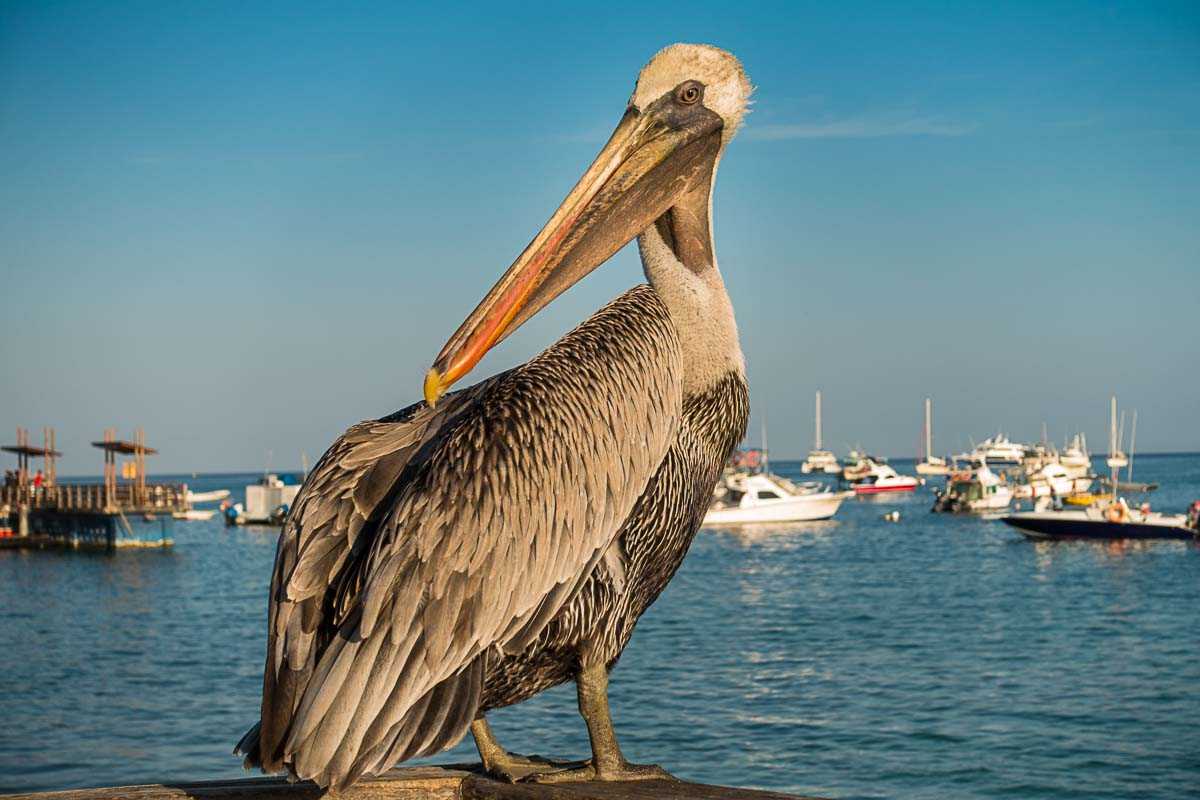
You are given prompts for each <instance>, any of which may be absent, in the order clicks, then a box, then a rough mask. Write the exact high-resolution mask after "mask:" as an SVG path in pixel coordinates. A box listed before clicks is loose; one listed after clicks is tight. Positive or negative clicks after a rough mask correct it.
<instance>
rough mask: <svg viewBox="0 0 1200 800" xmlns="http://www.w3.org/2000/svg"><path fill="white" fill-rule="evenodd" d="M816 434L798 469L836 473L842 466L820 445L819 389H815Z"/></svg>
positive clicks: (805, 472)
mask: <svg viewBox="0 0 1200 800" xmlns="http://www.w3.org/2000/svg"><path fill="white" fill-rule="evenodd" d="M816 408H817V413H816V425H815V428H816V431H815V433H816V435H815V436H814V437H813V449H812V450H809V451H808V458H806V459H804V463H803V464H801V465H800V471H801V472H803V473H804V474H805V475H809V474H811V473H813V472H824V473H825V474H827V475H836V474H838V473H839V472H841V471H842V467H841V465H840V464H838V460H837V456H835V455H834V454H833V453H832V452H830V451H829V450H825V449H824V448H823V447H822V446H821V390H820V389H818V390H817V401H816Z"/></svg>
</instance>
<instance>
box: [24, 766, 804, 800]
mask: <svg viewBox="0 0 1200 800" xmlns="http://www.w3.org/2000/svg"><path fill="white" fill-rule="evenodd" d="M321 796H322V791H321V790H320V789H318V788H317V787H316V786H314V785H313V784H311V783H292V784H289V783H288V782H287V781H285V780H283V779H282V778H243V779H240V780H225V781H204V782H201V783H174V784H149V785H145V786H118V787H113V788H107V789H70V790H67V791H63V792H42V793H37V794H18V795H3V797H4V798H5V800H182V799H183V798H198V799H199V798H211V799H212V800H221V799H223V798H228V799H229V800H252V799H253V800H257V799H258V798H262V799H263V800H316V798H319V797H321ZM329 797H331V798H333V797H335V795H332V794H331V795H329ZM336 797H337V798H338V800H685V799H686V800H806V799H805V798H799V797H797V796H795V795H789V794H780V793H778V792H760V791H754V790H750V789H729V788H725V787H721V786H703V785H701V784H697V783H686V782H683V781H631V782H628V783H578V784H566V785H550V786H541V785H537V784H516V785H513V784H508V783H500V782H498V781H494V780H491V779H490V778H487V777H484V776H483V775H480V774H479V773H478V772H476V771H473V769H472V768H469V767H466V768H459V767H405V768H403V769H394V770H392V771H391V772H388V773H386V774H384V775H382V776H380V777H378V778H367V779H364V780H362V781H359V782H358V783H357V784H355V785H354V786H352V787H351V788H349V789H347V790H346V791H345V792H342V793H341V794H338V795H336ZM807 800H812V799H811V798H808V799H807Z"/></svg>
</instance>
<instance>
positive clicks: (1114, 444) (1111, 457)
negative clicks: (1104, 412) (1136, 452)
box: [1105, 394, 1129, 470]
mask: <svg viewBox="0 0 1200 800" xmlns="http://www.w3.org/2000/svg"><path fill="white" fill-rule="evenodd" d="M1121 427H1122V428H1124V427H1125V415H1124V414H1122V415H1121ZM1123 433H1124V431H1121V432H1120V433H1118V432H1117V396H1116V395H1115V394H1114V395H1113V396H1112V413H1111V414H1110V415H1109V422H1108V459H1107V461H1106V462H1105V463H1107V464H1108V465H1109V466H1110V467H1112V468H1113V469H1117V470H1119V469H1121V468H1123V467H1126V466H1128V465H1129V457H1128V456H1126V455H1125V454H1124V453H1123V452H1121V439H1122V438H1124V437H1123V435H1122V434H1123Z"/></svg>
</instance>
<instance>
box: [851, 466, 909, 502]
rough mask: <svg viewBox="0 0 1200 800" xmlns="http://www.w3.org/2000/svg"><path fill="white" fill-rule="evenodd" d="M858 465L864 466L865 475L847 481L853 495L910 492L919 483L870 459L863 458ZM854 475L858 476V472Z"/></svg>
mask: <svg viewBox="0 0 1200 800" xmlns="http://www.w3.org/2000/svg"><path fill="white" fill-rule="evenodd" d="M860 463H861V464H865V469H866V474H865V475H863V476H862V477H858V478H853V479H849V480H848V481H847V482H848V483H849V484H850V488H851V489H852V490H853V491H854V493H855V494H887V493H889V492H911V491H913V490H914V489H916V488H917V486H919V485H920V483H921V482H920V481H918V480H917V479H916V478H914V477H912V476H911V475H901V474H899V473H897V472H896V470H894V469H892V468H891V467H890V466H888V465H887V464H884V463H880V462H879V461H876V460H875V459H873V458H870V457H865V458H864V459H863V460H862V462H860ZM854 474H856V475H857V474H859V471H856V472H855V473H854Z"/></svg>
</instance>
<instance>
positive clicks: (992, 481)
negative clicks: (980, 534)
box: [933, 461, 1013, 514]
mask: <svg viewBox="0 0 1200 800" xmlns="http://www.w3.org/2000/svg"><path fill="white" fill-rule="evenodd" d="M1012 499H1013V490H1012V488H1011V487H1009V485H1008V484H1007V483H1006V482H1005V481H1004V480H1002V479H1001V478H1000V477H999V476H998V475H996V473H994V472H992V471H991V470H990V469H988V465H987V461H984V462H983V463H982V464H980V465H979V466H978V467H976V468H975V469H973V470H969V471H963V472H956V473H952V474H951V475H950V477H949V479H948V480H947V483H946V488H945V490H944V491H941V492H938V496H937V500H936V501H934V504H933V510H934V511H939V512H945V513H957V514H962V513H976V514H978V513H982V512H987V511H998V510H1000V509H1005V508H1008V506H1009V504H1010V503H1011V502H1012Z"/></svg>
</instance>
